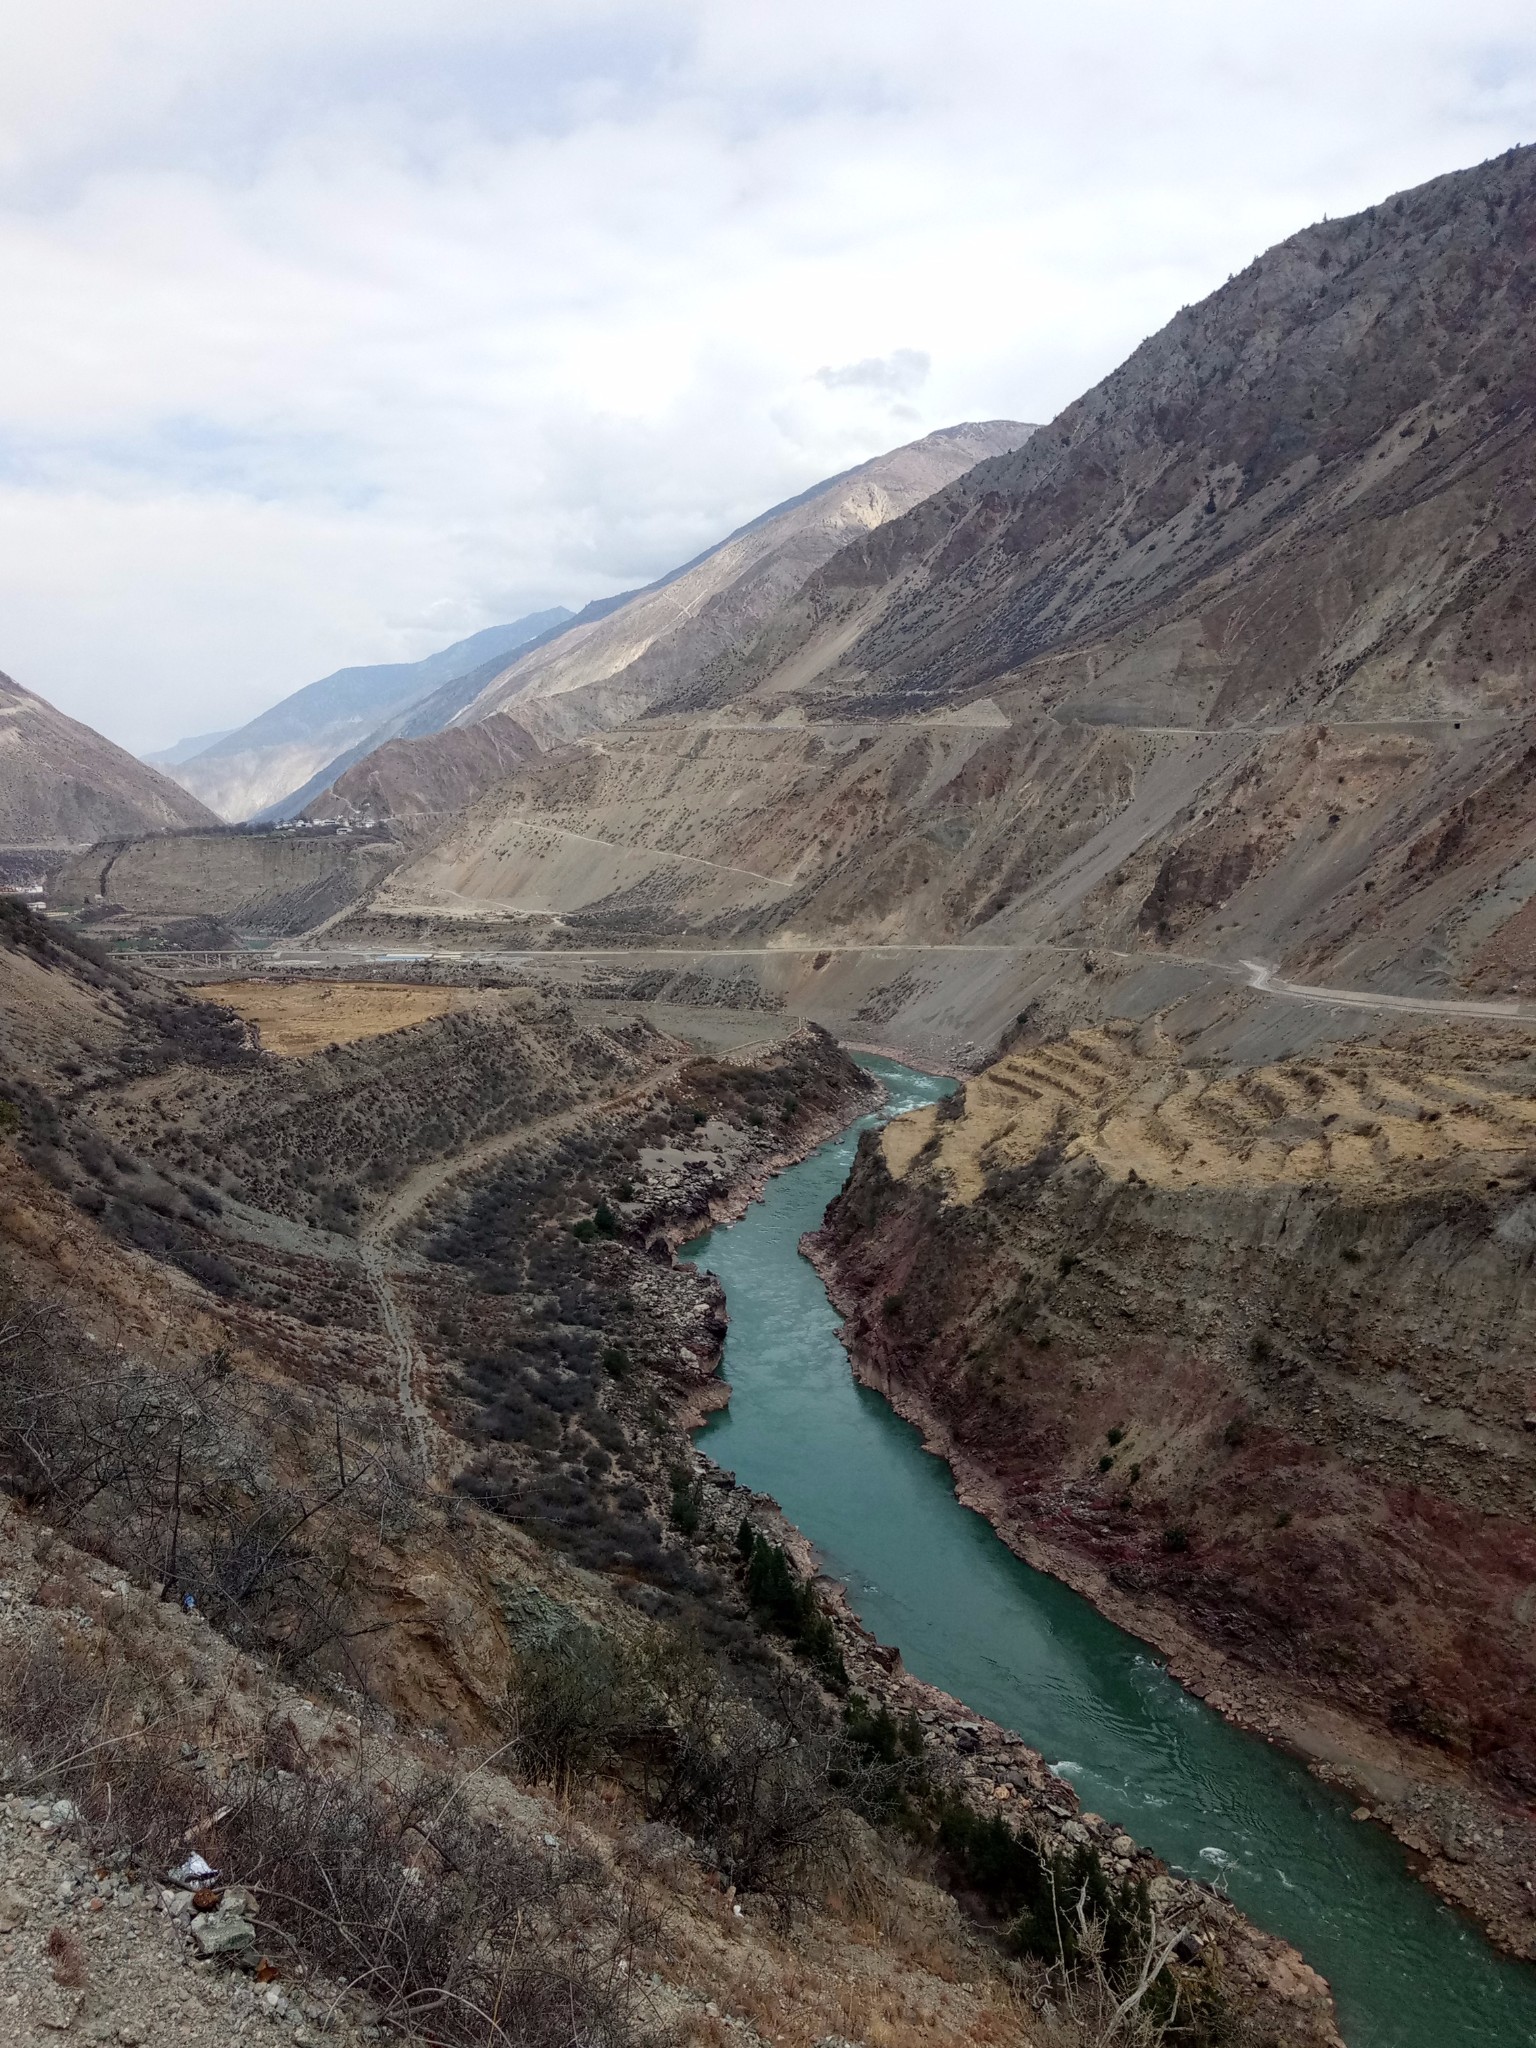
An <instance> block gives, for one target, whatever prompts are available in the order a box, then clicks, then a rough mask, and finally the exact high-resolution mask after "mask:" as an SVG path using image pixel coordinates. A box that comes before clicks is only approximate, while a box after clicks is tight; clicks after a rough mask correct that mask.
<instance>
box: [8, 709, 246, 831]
mask: <svg viewBox="0 0 1536 2048" xmlns="http://www.w3.org/2000/svg"><path fill="white" fill-rule="evenodd" d="M213 822H214V819H213V815H212V813H211V812H210V811H208V810H207V809H206V808H205V807H204V806H203V805H202V804H200V803H199V802H198V801H197V799H196V798H195V797H192V796H189V795H188V794H187V793H186V792H185V791H184V790H182V789H179V788H178V787H177V785H176V784H175V783H174V782H172V781H170V780H168V779H167V777H165V776H164V775H162V774H160V773H159V772H158V771H157V770H156V769H153V768H147V767H145V765H144V764H143V762H142V761H136V760H135V759H134V758H133V756H132V755H131V754H128V753H125V752H124V751H123V749H122V748H121V747H115V746H113V744H112V742H111V741H110V740H106V739H103V738H102V736H101V734H100V733H99V732H94V731H93V730H92V729H91V727H90V726H88V725H81V724H80V723H79V722H78V721H77V720H76V719H73V718H66V717H65V716H64V714H63V712H61V711H56V710H55V709H54V707H53V706H52V705H51V704H49V703H48V702H46V701H45V699H43V698H42V697H36V696H34V695H33V694H32V692H31V691H30V690H24V689H23V688H22V687H21V685H20V684H19V683H13V682H12V681H11V679H10V677H9V676H5V675H0V847H7V848H29V849H32V848H35V849H38V850H46V849H59V848H64V847H71V846H89V845H90V844H91V843H92V841H94V840H97V839H104V838H106V837H107V836H108V835H109V834H112V833H141V832H165V831H170V830H174V829H176V828H178V827H182V826H189V825H210V824H212V823H213Z"/></svg>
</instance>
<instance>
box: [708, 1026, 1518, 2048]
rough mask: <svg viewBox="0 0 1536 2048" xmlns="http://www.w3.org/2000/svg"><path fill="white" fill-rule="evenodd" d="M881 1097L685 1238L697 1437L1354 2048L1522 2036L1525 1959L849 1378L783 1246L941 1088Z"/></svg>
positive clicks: (930, 1675)
mask: <svg viewBox="0 0 1536 2048" xmlns="http://www.w3.org/2000/svg"><path fill="white" fill-rule="evenodd" d="M859 1064H860V1065H861V1066H864V1067H866V1068H868V1069H869V1071H870V1072H872V1073H873V1074H875V1075H876V1076H877V1077H878V1078H879V1079H880V1080H881V1081H882V1082H883V1084H884V1086H885V1089H886V1094H887V1099H886V1102H885V1104H884V1106H883V1107H882V1108H881V1109H880V1110H879V1111H877V1112H875V1113H874V1114H872V1115H870V1116H866V1117H863V1118H861V1119H860V1120H859V1122H857V1123H855V1124H854V1125H852V1126H851V1127H850V1128H849V1129H848V1130H847V1131H845V1132H844V1133H843V1134H842V1136H841V1137H839V1138H836V1139H834V1140H832V1141H831V1142H830V1143H829V1144H826V1145H823V1146H822V1147H821V1148H820V1150H819V1151H817V1152H815V1153H813V1154H812V1155H811V1156H810V1157H809V1158H808V1159H806V1160H804V1161H802V1162H801V1164H800V1165H798V1166H795V1167H791V1168H790V1169H788V1170H787V1171H786V1172H785V1173H783V1174H782V1175H780V1176H779V1177H778V1179H776V1180H774V1181H773V1182H771V1183H770V1185H769V1187H768V1189H767V1191H766V1193H765V1194H764V1197H763V1199H762V1200H761V1201H760V1202H756V1203H754V1204H753V1205H752V1207H751V1208H750V1209H749V1210H748V1211H747V1213H746V1215H745V1216H744V1217H743V1218H742V1219H741V1221H740V1222H738V1223H736V1224H733V1225H730V1226H729V1227H723V1228H720V1229H717V1230H714V1231H711V1232H710V1233H709V1234H708V1235H707V1236H706V1237H703V1238H700V1239H698V1240H696V1241H695V1242H694V1243H693V1244H691V1245H688V1246H685V1247H684V1249H683V1252H682V1254H681V1255H682V1256H683V1257H684V1258H687V1259H691V1260H692V1261H693V1263H694V1264H695V1265H697V1266H699V1267H700V1268H702V1269H703V1270H705V1271H707V1272H712V1273H715V1274H717V1275H718V1276H719V1278H720V1280H721V1282H722V1283H723V1285H724V1287H725V1291H726V1301H727V1307H728V1310H729V1314H730V1329H729V1332H728V1334H727V1337H726V1344H725V1357H724V1362H723V1367H722V1370H723V1372H724V1375H725V1377H726V1379H727V1380H728V1381H729V1382H730V1386H731V1401H730V1406H729V1407H728V1408H726V1409H723V1410H722V1411H721V1412H720V1413H719V1414H717V1415H715V1416H713V1417H712V1418H711V1419H710V1420H709V1422H708V1423H706V1425H705V1426H704V1428H703V1429H702V1430H701V1431H700V1432H699V1436H698V1442H699V1444H700V1447H701V1448H702V1449H703V1450H705V1451H706V1452H707V1453H708V1455H709V1456H710V1457H711V1458H712V1459H714V1460H715V1462H716V1463H717V1464H719V1465H721V1466H724V1467H727V1468H729V1469H730V1470H732V1471H734V1472H735V1473H736V1475H737V1477H738V1479H740V1480H741V1482H742V1483H743V1484H744V1485H746V1486H750V1487H752V1488H754V1489H756V1490H757V1491H758V1492H761V1493H767V1494H771V1495H772V1496H773V1497H774V1499H776V1500H777V1501H778V1502H779V1503H780V1504H781V1506H782V1507H783V1509H784V1511H785V1513H786V1514H787V1515H789V1517H790V1519H791V1520H792V1521H794V1522H795V1523H796V1524H797V1525H798V1526H799V1527H800V1529H802V1530H803V1531H804V1533H805V1535H806V1536H807V1537H809V1539H810V1540H811V1542H812V1543H813V1544H814V1545H815V1546H816V1548H817V1550H818V1552H819V1554H820V1556H821V1558H822V1561H823V1566H824V1569H826V1570H827V1571H828V1572H829V1573H831V1574H832V1575H834V1576H835V1577H836V1578H838V1579H840V1580H841V1581H842V1582H843V1583H844V1584H845V1585H846V1587H847V1589H848V1597H849V1601H850V1603H851V1605H852V1607H853V1609H854V1611H855V1612H856V1613H857V1614H858V1615H859V1617H860V1619H861V1620H862V1621H863V1622H864V1624H865V1626H866V1627H867V1628H869V1629H871V1630H873V1632H874V1633H875V1635H876V1636H877V1637H878V1638H879V1640H880V1641H882V1642H884V1643H893V1644H897V1645H899V1646H900V1649H901V1653H902V1656H903V1658H904V1660H905V1662H906V1664H907V1667H908V1669H909V1670H911V1671H912V1672H914V1673H915V1674H916V1675H917V1676H918V1677H919V1678H923V1679H926V1680H928V1681H929V1683H931V1684H933V1685H936V1686H939V1687H941V1688H942V1689H943V1690H944V1691H945V1692H948V1693H950V1694H952V1695H953V1696H954V1697H955V1698H957V1699H959V1700H961V1701H963V1702H964V1703H965V1704H966V1705H967V1706H968V1707H970V1708H972V1709H973V1710H974V1711H975V1712H977V1713H980V1714H984V1715H986V1716H988V1717H989V1718H990V1719H991V1720H994V1721H996V1722H998V1723H999V1724H1000V1725H1002V1726H1003V1727H1005V1728H1010V1729H1012V1730H1013V1731H1014V1732H1015V1733H1017V1734H1018V1735H1020V1736H1022V1737H1023V1738H1024V1739H1025V1741H1027V1742H1028V1743H1030V1744H1031V1745H1032V1746H1033V1747H1034V1748H1036V1749H1038V1750H1040V1751H1041V1752H1042V1753H1043V1755H1044V1756H1045V1758H1046V1760H1047V1762H1049V1763H1050V1764H1051V1765H1052V1766H1053V1767H1054V1768H1055V1769H1056V1770H1057V1771H1058V1772H1059V1773H1060V1774H1061V1775H1062V1776H1063V1777H1065V1778H1068V1779H1070V1781H1071V1782H1072V1784H1073V1785H1074V1786H1075V1787H1076V1789H1077V1791H1078V1793H1079V1795H1080V1796H1081V1798H1082V1802H1083V1805H1084V1806H1085V1807H1087V1808H1089V1809H1091V1810H1092V1811H1093V1812H1096V1813H1101V1814H1103V1815H1104V1816H1105V1817H1106V1818H1108V1819H1110V1820H1113V1821H1117V1822H1119V1823H1120V1824H1121V1825H1122V1826H1123V1827H1124V1828H1125V1829H1126V1830H1127V1832H1128V1833H1130V1834H1132V1835H1134V1836H1135V1837H1136V1838H1137V1839H1138V1840H1139V1841H1142V1842H1145V1843H1146V1844H1147V1845H1148V1846H1149V1847H1150V1848H1152V1849H1154V1850H1156V1851H1157V1853H1158V1854H1159V1855H1161V1856H1162V1857H1164V1858H1165V1859H1166V1860H1167V1861H1168V1862H1169V1863H1170V1864H1172V1865H1173V1866H1175V1867H1176V1868H1178V1869H1180V1870H1183V1871H1187V1872H1189V1873H1191V1874H1193V1875H1195V1876H1198V1877H1202V1878H1205V1879H1207V1880H1209V1881H1211V1882H1213V1883H1220V1884H1222V1885H1223V1886H1224V1887H1225V1889H1226V1890H1227V1891H1228V1893H1229V1894H1230V1896H1231V1897H1232V1898H1233V1899H1234V1900H1235V1901H1236V1902H1237V1904H1238V1905H1239V1906H1241V1907H1242V1909H1243V1911H1244V1912H1245V1913H1247V1914H1248V1916H1249V1918H1250V1919H1252V1920H1254V1921H1256V1922H1257V1923H1258V1924H1259V1925H1261V1926H1263V1927H1267V1928H1270V1929H1272V1930H1273V1931H1274V1932H1275V1933H1276V1934H1279V1935H1282V1936H1283V1937H1284V1938H1285V1939H1286V1940H1287V1941H1290V1942H1292V1943H1294V1944H1295V1946H1296V1947H1297V1948H1299V1949H1300V1950H1301V1952H1302V1954H1303V1955H1304V1956H1305V1957H1306V1959H1307V1961H1308V1962H1310V1963H1312V1964H1313V1965H1314V1966H1315V1967H1316V1968H1317V1969H1319V1970H1321V1971H1322V1972H1323V1974H1324V1975H1325V1976H1326V1977H1327V1978H1328V1980H1329V1982H1330V1984H1331V1985H1332V1987H1333V1992H1334V1997H1335V2000H1336V2003H1337V2008H1338V2014H1339V2023H1340V2027H1341V2029H1342V2031H1343V2033H1344V2036H1345V2039H1346V2040H1347V2041H1348V2042H1349V2044H1350V2048H1536V1970H1531V1969H1528V1968H1526V1967H1524V1966H1522V1965H1520V1964H1517V1963H1512V1962H1509V1961H1506V1960H1505V1959H1503V1958H1501V1957H1499V1956H1498V1955H1496V1954H1495V1953H1494V1951H1493V1950H1492V1949H1491V1948H1489V1946H1488V1944H1487V1943H1486V1942H1485V1941H1484V1940H1483V1939H1482V1937H1481V1936H1480V1935H1479V1934H1478V1933H1477V1931H1476V1930H1475V1929H1474V1928H1472V1927H1471V1926H1469V1925H1468V1924H1467V1923H1466V1922H1464V1921H1463V1920H1461V1919H1460V1918H1459V1917H1458V1916H1457V1915H1455V1914H1454V1913H1452V1912H1451V1911H1450V1909H1449V1908H1447V1907H1446V1906H1444V1905H1442V1904H1441V1903H1440V1901H1439V1900H1438V1899H1436V1898H1435V1896H1434V1895H1433V1893H1431V1892H1430V1891H1428V1890H1427V1889H1426V1888H1425V1887H1424V1886H1423V1885H1421V1884H1419V1883H1418V1882H1417V1881H1416V1880H1415V1879H1414V1878H1413V1877H1412V1875H1411V1874H1410V1873H1409V1871H1408V1869H1407V1866H1406V1863H1405V1860H1404V1857H1403V1854H1402V1852H1401V1850H1400V1849H1399V1848H1398V1847H1397V1845H1396V1843H1394V1842H1393V1841H1392V1840H1391V1839H1390V1838H1389V1837H1388V1836H1386V1835H1384V1834H1383V1833H1381V1832H1380V1831H1379V1830H1378V1829H1376V1828H1373V1827H1368V1826H1363V1825H1357V1824H1356V1823H1354V1822H1352V1821H1351V1820H1350V1818H1349V1810H1348V1807H1347V1805H1346V1804H1345V1802H1344V1801H1343V1800H1342V1799H1341V1798H1340V1797H1339V1796H1338V1795H1337V1794H1335V1793H1334V1792H1332V1791H1331V1790H1330V1789H1329V1788H1328V1787H1326V1786H1324V1785H1321V1784H1319V1783H1318V1782H1317V1781H1316V1780H1315V1779H1313V1778H1312V1777H1311V1776H1309V1774H1308V1773H1307V1771H1306V1770H1305V1769H1304V1768H1303V1767H1302V1766H1301V1764H1299V1763H1297V1762H1296V1761H1294V1760H1293V1759H1292V1758H1290V1757H1288V1756H1285V1755H1283V1754H1281V1753H1280V1752H1279V1751H1278V1750H1276V1749H1274V1748H1272V1747H1271V1746H1270V1745H1268V1744H1266V1743H1265V1742H1263V1741H1261V1740H1260V1739H1259V1738H1257V1737H1255V1736H1250V1735H1247V1734H1245V1733H1244V1732H1243V1731H1241V1730H1240V1729H1236V1728H1232V1727H1230V1726H1229V1725H1228V1724H1227V1723H1226V1722H1224V1721H1223V1720H1222V1719H1221V1718H1220V1716H1219V1715H1217V1714H1215V1713H1213V1712H1212V1711H1211V1710H1210V1709H1209V1708H1208V1707H1206V1706H1204V1705H1203V1704H1202V1703H1201V1702H1200V1701H1199V1700H1197V1699H1195V1698H1193V1697H1192V1695H1190V1694H1189V1693H1187V1692H1185V1691H1184V1690H1183V1688H1182V1687H1181V1686H1179V1685H1178V1684H1177V1683H1176V1682H1175V1681H1174V1680H1173V1679H1172V1678H1170V1677H1169V1675H1168V1673H1167V1672H1166V1671H1165V1670H1164V1669H1163V1667H1162V1665H1161V1663H1160V1661H1159V1660H1158V1658H1157V1657H1156V1656H1155V1655H1154V1653H1153V1652H1152V1651H1150V1650H1148V1649H1147V1648H1146V1647H1145V1646H1144V1645H1143V1644H1141V1643H1138V1642H1137V1641H1136V1640H1135V1639H1134V1637H1131V1636H1128V1635H1126V1634H1124V1633H1123V1632H1122V1631H1121V1630H1119V1629H1117V1628H1116V1627H1114V1625H1113V1624H1112V1623H1110V1622H1108V1621H1106V1620H1105V1619H1104V1617H1103V1616H1102V1615H1100V1614H1099V1613H1098V1611H1097V1610H1096V1609H1095V1608H1093V1607H1092V1606H1090V1605H1089V1603H1088V1602H1087V1601H1086V1600H1084V1599H1082V1598H1081V1597H1080V1596H1079V1595H1078V1594H1076V1593H1073V1592H1071V1591H1070V1590H1069V1589H1068V1588H1067V1587H1066V1586H1063V1585H1061V1584H1060V1583H1059V1582H1058V1581H1056V1580H1055V1579H1052V1578H1049V1577H1047V1576H1045V1575H1044V1574H1043V1573H1040V1572H1037V1571H1034V1570H1032V1569H1031V1568H1030V1567H1029V1566H1028V1565H1026V1564H1024V1563H1022V1562H1021V1561H1020V1560H1019V1559H1018V1558H1016V1557H1015V1556H1014V1555H1013V1553H1012V1552H1011V1551H1010V1550H1008V1549H1007V1547H1006V1546H1005V1545H1004V1544H1003V1542H1002V1541H1001V1539H1000V1538H999V1537H998V1536H997V1535H996V1534H995V1533H994V1532H993V1530H992V1528H991V1526H990V1524H989V1523H987V1522H986V1521H984V1520H983V1519H982V1517H981V1516H979V1515H977V1514H975V1513H973V1512H972V1511H971V1510H970V1509H968V1508H964V1507H962V1506H961V1505H960V1503H959V1501H958V1500H957V1499H956V1497H955V1489H954V1483H953V1480H952V1478H951V1475H950V1472H949V1468H948V1467H947V1466H946V1465H945V1464H944V1463H942V1461H941V1460H939V1459H938V1458H935V1457H932V1456H930V1455H929V1454H928V1453H927V1452H925V1451H924V1450H923V1448H922V1444H921V1440H920V1439H919V1436H918V1433H917V1431H916V1430H915V1429H913V1428H912V1427H911V1426H910V1424H908V1423H906V1422H903V1421H902V1420H901V1418H900V1417H899V1416H897V1415H896V1414H895V1412H894V1411H893V1410H892V1409H891V1407H890V1406H889V1404H888V1403H887V1402H886V1401H885V1400H884V1399H882V1397H881V1396H880V1395H878V1394H875V1393H873V1392H871V1391H870V1390H869V1389H868V1388H865V1387H861V1386H859V1385H858V1383H857V1382H856V1381H855V1379H854V1377H853V1374H852V1371H851V1370H850V1367H849V1364H848V1358H847V1354H846V1353H845V1351H844V1350H843V1347H842V1345H841V1343H840V1342H839V1340H838V1335H837V1329H838V1317H837V1315H836V1312H835V1311H834V1310H833V1308H832V1305H831V1303H830V1302H829V1301H828V1299H827V1295H826V1292H825V1290H824V1288H823V1287H822V1284H821V1281H820V1280H819V1279H818V1277H817V1275H816V1273H815V1271H814V1270H813V1269H812V1267H811V1266H810V1265H809V1264H808V1263H807V1261H806V1260H805V1259H804V1258H802V1257H801V1255H800V1252H799V1241H800V1238H801V1236H802V1235H803V1234H804V1232H806V1231H807V1230H814V1229H815V1228H816V1227H817V1226H818V1225H819V1223H820V1222H821V1219H822V1216H823V1214H824V1213H825V1210H826V1207H827V1204H828V1203H829V1202H830V1201H831V1200H832V1198H833V1196H834V1195H836V1194H837V1192H838V1191H839V1189H840V1188H841V1187H842V1185H843V1183H844V1181H845V1180H846V1179H847V1176H848V1171H849V1168H850V1166H851V1164H852V1161H853V1155H854V1151H855V1149H856V1147H857V1144H858V1138H859V1134H860V1132H861V1131H863V1130H866V1129H869V1128H872V1127H873V1126H875V1125H877V1124H879V1123H882V1122H884V1121H885V1120H886V1119H887V1118H888V1117H890V1116H893V1115H900V1114H901V1113H903V1112H904V1111H906V1110H909V1109H915V1108H918V1107H920V1106H921V1105H922V1104H924V1103H928V1102H932V1101H934V1100H935V1099H936V1098H937V1097H939V1096H941V1095H946V1094H949V1093H950V1092H951V1091H952V1089H953V1087H954V1085H955V1084H954V1083H953V1082H951V1081H947V1080H942V1079H936V1078H935V1077H933V1076H931V1075H927V1074H919V1073H917V1072H915V1071H914V1070H913V1069H911V1068H909V1067H904V1066H900V1065H898V1064H896V1063H895V1062H894V1061H890V1060H881V1059H874V1058H861V1059H860V1062H859Z"/></svg>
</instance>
